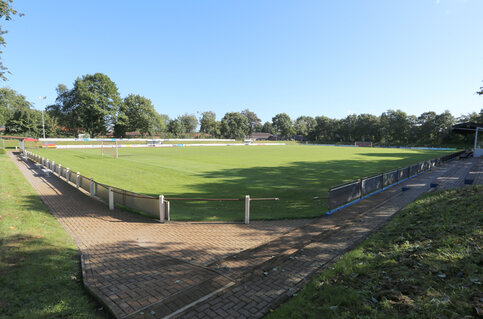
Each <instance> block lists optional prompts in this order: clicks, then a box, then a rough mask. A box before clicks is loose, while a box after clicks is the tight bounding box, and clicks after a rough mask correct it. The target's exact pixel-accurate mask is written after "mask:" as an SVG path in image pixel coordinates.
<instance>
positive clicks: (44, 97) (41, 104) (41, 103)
mask: <svg viewBox="0 0 483 319" xmlns="http://www.w3.org/2000/svg"><path fill="white" fill-rule="evenodd" d="M46 98H47V97H46V96H39V100H40V106H41V107H42V135H43V136H44V138H45V123H44V107H43V102H42V100H45V99H46Z"/></svg>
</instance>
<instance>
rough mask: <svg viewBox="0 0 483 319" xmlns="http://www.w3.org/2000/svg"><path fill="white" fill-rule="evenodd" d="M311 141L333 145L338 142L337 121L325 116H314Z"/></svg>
mask: <svg viewBox="0 0 483 319" xmlns="http://www.w3.org/2000/svg"><path fill="white" fill-rule="evenodd" d="M315 122H316V123H317V124H316V125H315V129H314V138H313V140H315V141H317V142H321V143H335V142H339V141H340V137H338V133H337V132H338V130H339V126H340V125H339V121H337V120H334V119H330V118H328V117H327V116H316V117H315Z"/></svg>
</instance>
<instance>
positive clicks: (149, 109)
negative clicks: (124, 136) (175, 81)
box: [120, 94, 159, 136]
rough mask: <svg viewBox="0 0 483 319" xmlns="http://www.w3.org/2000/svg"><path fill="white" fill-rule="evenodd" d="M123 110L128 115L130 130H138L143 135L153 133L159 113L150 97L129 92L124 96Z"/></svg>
mask: <svg viewBox="0 0 483 319" xmlns="http://www.w3.org/2000/svg"><path fill="white" fill-rule="evenodd" d="M121 110H122V112H120V113H124V114H125V116H126V117H127V122H128V130H129V131H132V132H136V131H138V132H139V133H141V135H142V136H144V135H145V134H149V135H151V136H152V135H153V133H154V131H155V128H156V125H157V121H158V116H159V114H158V112H156V110H155V109H154V106H153V104H152V102H151V100H150V99H147V98H145V97H144V96H141V95H137V94H129V95H128V96H127V97H125V98H124V100H123V103H122V106H121Z"/></svg>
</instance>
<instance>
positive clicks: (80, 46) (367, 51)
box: [0, 0, 483, 121]
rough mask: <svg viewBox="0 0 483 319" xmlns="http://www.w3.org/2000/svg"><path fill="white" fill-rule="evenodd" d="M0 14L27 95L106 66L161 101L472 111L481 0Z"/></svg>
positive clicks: (8, 56) (98, 5)
mask: <svg viewBox="0 0 483 319" xmlns="http://www.w3.org/2000/svg"><path fill="white" fill-rule="evenodd" d="M13 6H14V7H15V8H16V9H18V10H19V11H21V12H23V13H24V14H25V16H23V17H21V18H20V17H16V18H15V20H14V21H8V22H4V21H2V22H1V23H2V25H3V26H4V28H5V29H7V30H8V31H9V33H8V34H7V35H6V36H5V38H6V41H7V47H6V48H5V49H4V50H3V51H4V53H3V54H2V59H3V62H4V64H5V65H6V66H7V67H8V68H9V70H10V71H11V73H12V74H10V75H9V76H8V77H9V81H7V82H4V83H2V84H0V85H3V86H7V87H10V88H12V89H14V90H16V91H18V92H19V93H21V94H23V95H25V96H26V97H27V99H28V100H29V101H31V102H34V103H35V107H36V108H39V109H40V108H41V107H42V104H41V102H40V101H39V99H38V97H39V96H40V95H43V96H47V100H46V101H45V104H50V103H53V102H54V100H55V98H56V92H55V88H56V87H57V84H59V83H63V84H66V85H67V86H68V87H69V88H71V87H72V84H73V82H74V81H75V79H76V78H77V77H79V76H82V75H85V74H94V73H96V72H101V73H104V74H106V75H108V76H109V77H110V78H111V79H112V80H113V81H114V82H115V83H116V84H117V86H118V88H119V92H120V94H121V97H125V96H127V95H128V94H130V93H134V94H140V95H143V96H145V97H147V98H149V99H151V100H152V101H153V104H154V105H155V108H156V110H157V111H158V112H159V113H163V114H168V115H169V116H170V117H172V118H174V117H176V116H178V115H180V114H184V113H190V114H191V113H192V114H197V112H203V111H208V110H211V111H214V112H215V113H216V114H217V118H218V119H220V118H221V117H222V116H223V115H224V114H225V113H226V112H231V111H241V110H242V109H245V108H249V109H250V110H252V111H254V112H255V113H257V114H258V115H259V117H261V118H262V120H263V121H267V120H271V118H272V117H273V116H274V115H275V114H277V113H281V112H286V113H287V114H289V115H290V116H291V117H292V118H293V119H295V118H296V117H298V116H300V115H310V116H317V115H325V116H328V117H332V118H342V117H345V116H346V115H347V114H349V113H357V114H360V113H372V114H376V115H380V114H381V113H382V112H384V111H386V110H387V109H401V110H403V111H405V112H407V113H409V114H413V115H419V114H421V113H422V112H425V111H435V112H437V113H441V112H443V111H444V110H446V109H448V110H450V111H451V113H452V114H453V115H455V116H459V115H461V114H466V113H469V112H474V111H476V112H479V110H480V109H481V108H483V97H481V96H477V95H476V94H475V92H476V90H478V88H479V87H480V86H483V82H482V80H483V40H482V30H483V1H481V0H466V1H463V0H412V1H411V0H404V1H403V0H400V1H395V0H394V1H391V0H380V1H376V0H374V1H371V0H367V1H359V0H354V1H344V0H340V1H339V0H337V1H328V0H327V1H323V0H315V1H309V0H302V1H300V0H293V1H283V0H274V1H268V0H254V1H247V0H243V1H226V0H223V1H222V0H220V1H212V0H201V1H200V0H191V1H184V0H171V1H147V0H140V1H122V0H102V1H101V0H82V1H65V0H62V1H60V0H59V1H49V0H45V1H38V0H14V3H13Z"/></svg>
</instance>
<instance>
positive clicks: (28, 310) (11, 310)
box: [0, 235, 108, 318]
mask: <svg viewBox="0 0 483 319" xmlns="http://www.w3.org/2000/svg"><path fill="white" fill-rule="evenodd" d="M0 256H1V257H0V287H2V289H0V314H1V315H2V316H6V317H8V318H14V317H15V318H53V317H55V318H60V317H62V318H66V317H74V316H76V315H84V316H85V317H99V318H107V317H108V316H107V315H106V314H105V313H104V312H102V311H99V310H96V309H97V308H99V305H98V304H97V303H96V302H95V301H94V300H93V299H92V297H91V296H89V295H88V293H87V292H86V291H85V290H84V287H83V286H82V283H81V273H80V255H79V253H78V251H77V250H74V249H68V248H65V247H58V246H55V245H53V244H52V243H51V242H50V241H47V240H45V239H43V238H35V237H31V236H28V235H12V236H8V235H6V236H2V239H1V246H0Z"/></svg>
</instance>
